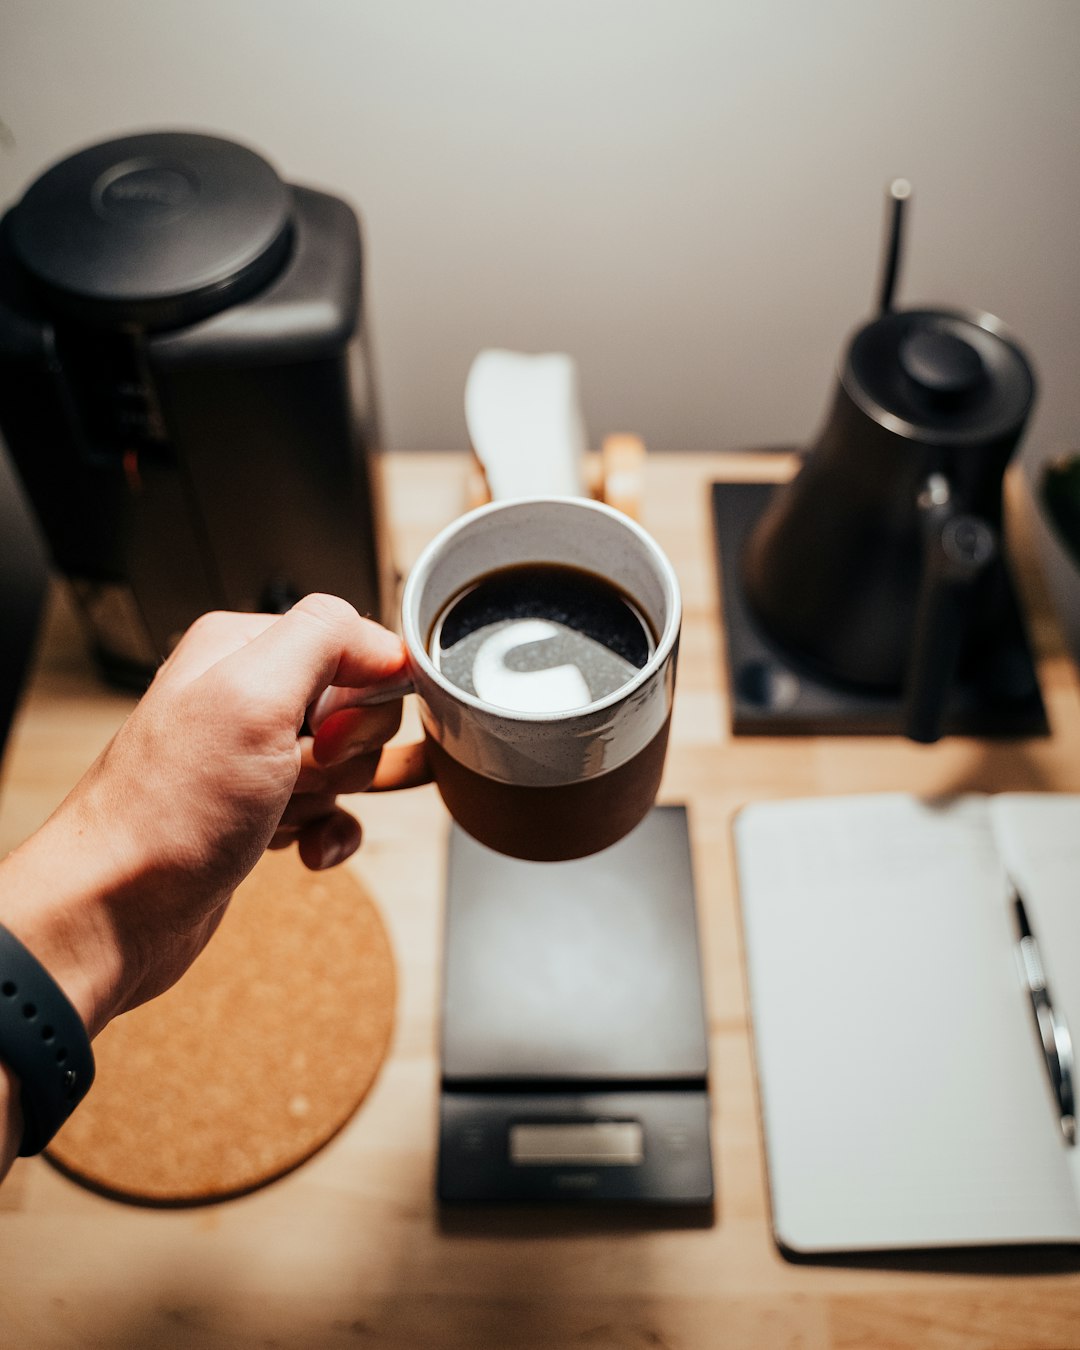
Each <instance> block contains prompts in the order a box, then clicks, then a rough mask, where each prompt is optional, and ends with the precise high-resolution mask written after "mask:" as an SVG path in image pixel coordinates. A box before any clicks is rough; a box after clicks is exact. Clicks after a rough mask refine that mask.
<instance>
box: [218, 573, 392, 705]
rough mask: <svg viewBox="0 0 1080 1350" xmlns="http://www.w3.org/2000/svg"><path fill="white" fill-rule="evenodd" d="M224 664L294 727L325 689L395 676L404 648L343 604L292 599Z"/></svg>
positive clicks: (321, 598)
mask: <svg viewBox="0 0 1080 1350" xmlns="http://www.w3.org/2000/svg"><path fill="white" fill-rule="evenodd" d="M225 663H227V664H228V666H229V668H230V669H231V670H232V672H233V673H234V674H235V675H236V676H237V677H238V678H239V679H240V680H242V681H243V683H244V686H245V688H246V689H248V690H249V691H250V693H251V696H252V697H253V698H267V699H272V700H276V701H281V702H283V703H284V704H285V706H286V707H287V708H288V709H289V710H290V713H291V714H292V715H293V716H294V717H295V718H296V722H297V725H298V726H299V725H300V723H301V722H302V721H303V719H304V715H305V713H306V711H307V708H308V706H309V704H311V703H312V702H313V701H314V700H315V698H316V697H317V695H319V694H321V693H322V691H323V690H324V689H326V688H327V687H328V686H330V685H344V686H349V687H357V686H366V685H372V684H377V683H379V682H381V681H384V680H390V679H393V678H394V677H395V676H397V675H399V674H400V673H401V672H402V671H403V669H404V667H405V648H404V645H403V644H402V641H401V639H400V638H399V637H396V636H395V635H394V634H393V633H391V632H390V630H389V629H387V628H383V626H382V625H381V624H378V623H376V622H375V621H374V620H373V619H365V618H362V617H361V616H360V615H359V614H358V613H357V612H356V610H355V609H354V608H353V607H352V605H350V604H349V603H348V601H346V600H341V599H339V598H338V597H337V596H332V595H320V594H314V595H307V596H305V597H304V598H303V600H298V601H297V603H296V604H295V605H294V606H293V607H292V609H290V610H289V611H288V612H287V613H285V614H283V615H281V617H280V618H278V619H276V620H275V621H274V623H273V624H271V626H270V627H268V628H266V629H265V630H264V631H263V632H261V633H259V634H258V635H257V636H255V637H254V638H252V640H251V641H250V642H248V643H247V644H246V645H245V646H243V647H241V648H240V649H239V650H237V651H234V652H233V653H231V654H230V655H229V656H228V657H226V658H225ZM223 664H224V663H223Z"/></svg>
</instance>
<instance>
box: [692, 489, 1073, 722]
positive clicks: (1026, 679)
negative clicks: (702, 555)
mask: <svg viewBox="0 0 1080 1350" xmlns="http://www.w3.org/2000/svg"><path fill="white" fill-rule="evenodd" d="M775 490H776V486H775V484H772V483H714V484H713V485H712V516H713V535H714V539H715V543H716V563H717V568H718V571H719V575H720V593H721V599H722V604H723V627H724V637H725V642H726V646H727V672H728V692H729V695H730V707H731V723H732V730H733V731H734V732H735V734H736V735H750V736H761V735H776V736H794V735H828V734H830V733H835V734H840V735H843V734H849V735H901V734H903V731H904V707H903V700H902V698H901V696H900V695H899V694H896V695H889V694H878V693H872V692H866V691H865V690H860V689H854V688H851V687H847V686H843V685H840V684H836V683H831V682H829V681H827V680H824V679H822V678H820V677H819V676H817V675H815V673H814V672H813V671H810V670H807V669H806V668H805V667H803V666H801V665H800V663H799V662H798V660H797V659H796V658H795V657H793V656H792V655H791V654H790V653H786V652H784V651H782V650H780V648H779V647H777V646H776V644H774V643H773V642H772V641H771V640H770V639H769V637H768V635H767V634H765V633H763V632H762V630H761V628H760V627H759V625H758V624H757V623H756V621H755V619H754V616H753V615H752V614H751V613H750V610H749V607H748V605H747V602H746V597H745V595H744V594H743V586H742V575H741V571H742V557H743V551H744V549H745V547H746V544H747V541H748V539H749V537H750V533H751V531H752V530H753V528H754V526H755V525H756V524H757V521H758V518H759V517H760V515H761V513H762V511H763V510H764V509H765V506H766V504H767V503H768V500H769V498H770V496H771V495H772V493H773V492H774V491H775ZM988 582H989V584H990V585H992V586H993V587H994V588H995V590H994V615H995V622H994V625H993V627H992V628H990V627H986V626H984V628H983V630H982V631H981V632H979V633H976V634H975V635H974V636H973V637H972V638H971V639H970V640H969V642H968V652H967V660H966V664H965V662H964V661H963V659H962V662H961V668H960V670H959V671H958V674H957V679H956V682H955V684H954V687H953V690H952V693H951V696H950V699H949V702H948V704H947V705H946V708H945V712H944V716H943V718H942V733H943V734H944V735H958V736H1002V737H1009V736H1045V735H1048V734H1049V729H1050V728H1049V724H1048V722H1047V720H1046V710H1045V708H1044V706H1043V701H1042V696H1041V694H1040V692H1039V682H1038V677H1037V676H1036V673H1035V662H1034V658H1033V656H1032V652H1031V645H1030V643H1029V641H1028V637H1027V633H1026V632H1025V629H1024V623H1023V619H1022V616H1021V613H1020V607H1019V604H1018V602H1017V600H1016V594H1015V590H1014V587H1013V584H1012V580H1011V578H1010V577H1009V573H1008V568H1007V566H1006V564H1005V563H1004V561H1001V560H999V561H998V562H997V563H996V564H995V565H994V572H993V575H992V576H990V577H988Z"/></svg>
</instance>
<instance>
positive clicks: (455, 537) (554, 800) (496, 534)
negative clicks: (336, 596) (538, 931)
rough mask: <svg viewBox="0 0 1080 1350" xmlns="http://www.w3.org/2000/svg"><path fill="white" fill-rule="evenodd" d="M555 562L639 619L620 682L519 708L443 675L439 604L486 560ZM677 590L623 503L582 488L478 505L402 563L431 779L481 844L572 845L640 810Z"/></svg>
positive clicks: (653, 752) (508, 850) (492, 566)
mask: <svg viewBox="0 0 1080 1350" xmlns="http://www.w3.org/2000/svg"><path fill="white" fill-rule="evenodd" d="M522 564H557V565H559V566H561V567H568V568H573V569H578V570H579V571H580V572H584V573H587V574H590V575H591V576H592V577H594V578H600V579H601V580H602V581H605V582H607V583H608V584H610V585H613V586H614V587H615V588H616V589H617V590H618V591H619V592H621V594H622V596H623V597H624V598H625V599H628V600H629V601H630V602H631V604H632V606H633V608H634V609H635V610H636V611H637V613H638V615H639V617H640V618H642V619H644V622H645V625H646V626H647V628H648V629H649V639H650V641H649V646H650V650H649V654H648V655H647V658H646V660H645V664H644V665H643V666H641V667H640V668H638V669H635V670H634V671H633V673H632V674H631V675H630V677H629V678H628V679H627V680H626V682H625V683H623V684H621V685H619V687H618V688H615V689H614V690H613V691H612V692H610V693H608V694H606V695H604V696H603V697H600V698H597V699H595V700H594V701H591V702H585V703H584V704H583V705H582V706H576V707H572V708H570V709H569V710H567V711H555V712H537V711H529V712H521V711H516V710H514V709H513V708H511V707H506V706H498V705H497V704H495V703H492V702H487V701H485V700H484V699H483V698H481V697H479V696H478V695H477V694H476V693H472V692H467V691H466V690H465V689H463V688H461V687H459V686H458V685H457V684H455V683H453V682H452V681H451V680H450V679H448V678H447V676H446V675H445V674H444V672H443V670H442V669H440V667H439V664H438V663H437V661H436V660H435V659H433V655H432V647H431V643H432V634H433V631H434V629H435V626H436V624H437V623H438V622H439V620H440V616H442V615H443V614H444V613H445V612H446V610H447V607H448V606H450V605H452V604H453V602H454V601H455V598H456V597H458V596H460V595H462V594H463V593H466V592H467V591H468V590H469V589H470V588H471V587H473V586H475V585H476V584H477V583H478V582H480V581H481V580H482V579H483V578H485V577H487V576H489V575H490V574H492V573H493V572H494V571H498V570H500V569H506V568H511V567H515V566H517V565H522ZM681 618H682V602H681V598H680V593H679V584H678V580H677V578H676V575H675V571H674V569H673V568H672V566H671V563H670V562H669V561H668V559H667V557H666V556H665V554H664V553H663V552H662V550H661V549H660V547H659V546H658V545H657V544H656V542H655V541H654V540H653V539H652V538H651V537H650V536H649V535H648V534H647V533H646V532H645V530H643V529H642V528H641V526H640V525H638V524H637V523H636V522H635V521H633V520H631V519H630V518H629V517H628V516H626V515H624V514H622V513H621V512H619V511H616V510H613V509H612V508H611V507H608V506H604V505H601V504H599V503H597V502H593V501H590V500H588V499H586V498H582V497H530V498H520V499H517V500H513V501H504V502H495V503H492V504H490V505H488V506H482V507H480V508H479V509H478V510H475V511H472V512H470V513H469V514H467V515H464V516H462V517H461V518H460V519H458V520H456V521H454V523H453V524H451V525H450V526H449V527H448V528H447V529H445V530H443V531H442V533H440V534H439V535H438V536H437V537H436V538H435V539H433V540H432V541H431V543H430V544H429V545H428V546H427V548H426V549H425V550H424V552H423V554H422V555H421V557H420V558H419V560H418V561H417V563H416V566H415V567H414V568H413V569H412V571H411V572H410V574H409V578H408V581H407V583H406V586H405V591H404V595H403V599H402V635H403V637H404V640H405V645H406V647H407V649H408V655H409V666H410V675H411V678H412V683H413V687H414V688H415V690H416V693H417V695H418V697H419V701H420V714H421V720H422V723H423V727H424V732H425V736H426V740H427V746H428V754H429V758H430V761H431V764H432V768H433V771H434V775H435V781H436V783H437V785H438V789H439V792H440V793H441V795H442V798H443V801H444V802H445V803H446V806H447V808H448V809H449V811H450V814H451V815H452V816H453V817H454V819H455V820H456V821H457V822H458V823H459V824H460V825H461V826H462V827H463V828H464V829H465V830H466V831H467V832H468V833H469V834H471V835H472V836H473V837H474V838H475V839H477V840H479V841H480V842H481V843H482V844H486V845H487V846H488V847H490V848H493V849H495V850H497V851H498V852H500V853H504V854H508V855H510V856H512V857H517V858H526V859H530V860H533V861H539V862H553V861H561V860H565V859H569V858H580V857H584V856H586V855H587V854H591V853H596V852H599V850H601V849H604V848H607V847H608V845H610V844H614V843H615V842H616V841H617V840H619V839H621V838H622V837H623V836H624V835H625V834H627V833H629V831H630V830H632V829H633V827H634V826H635V825H637V824H638V823H639V821H641V820H642V818H643V817H644V816H645V814H646V812H647V811H648V810H649V808H650V807H651V806H652V804H653V802H654V800H655V798H656V794H657V791H658V789H659V786H660V779H661V775H662V772H663V767H664V758H665V754H666V750H667V741H668V728H669V725H670V721H671V707H672V701H673V698H674V692H675V666H676V658H677V655H678V646H679V629H680V624H681Z"/></svg>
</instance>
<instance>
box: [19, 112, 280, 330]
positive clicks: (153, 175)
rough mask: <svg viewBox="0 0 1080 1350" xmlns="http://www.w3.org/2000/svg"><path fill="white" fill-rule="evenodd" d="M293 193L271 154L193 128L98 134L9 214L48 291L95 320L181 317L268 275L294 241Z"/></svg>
mask: <svg viewBox="0 0 1080 1350" xmlns="http://www.w3.org/2000/svg"><path fill="white" fill-rule="evenodd" d="M291 214H292V194H291V192H290V190H289V188H288V187H287V185H286V184H284V183H283V182H282V181H281V179H280V178H279V177H278V175H277V173H276V172H275V171H274V169H273V168H272V167H271V165H269V164H268V163H267V162H266V160H264V159H263V158H262V157H261V156H260V155H257V154H256V153H255V152H254V151H252V150H249V149H247V148H246V147H244V146H241V145H237V144H235V143H233V142H232V141H227V140H223V139H222V138H220V137H217V136H206V135H201V134H197V133H192V132H171V131H164V132H149V133H145V134H142V135H137V136H127V137H123V138H122V139H120V140H113V141H106V142H103V143H101V144H99V145H93V146H90V147H88V148H87V149H85V150H81V151H79V152H78V153H77V154H74V155H72V156H70V157H69V158H68V159H65V160H62V161H61V162H60V163H58V164H55V165H53V167H52V168H50V169H48V170H47V171H46V172H45V173H44V174H42V175H41V177H40V178H38V179H37V180H36V181H35V182H34V183H32V184H31V185H30V187H29V188H28V189H27V191H26V193H25V195H24V196H23V198H22V200H21V201H20V202H19V203H18V204H17V205H16V206H15V207H14V208H13V209H12V210H11V212H10V213H9V215H8V222H7V228H8V240H9V244H10V247H11V251H12V253H13V254H14V256H15V258H16V259H17V261H18V262H19V263H20V264H21V266H22V268H23V270H24V271H25V272H26V273H27V274H29V277H30V279H31V281H32V283H33V284H34V285H35V286H36V288H37V289H38V291H39V292H41V293H43V295H44V297H45V299H46V301H47V302H50V303H52V304H53V305H54V306H55V307H56V308H57V309H62V310H63V312H64V313H67V314H69V315H72V316H74V317H77V318H79V319H81V320H83V321H84V322H87V323H90V324H102V325H106V326H115V325H118V324H132V323H134V324H139V325H141V326H145V327H149V328H172V327H178V326H180V325H182V324H186V323H191V322H193V321H195V320H196V319H201V318H205V317H206V316H207V315H209V314H213V313H216V312H217V311H218V310H221V309H224V308H225V307H226V306H227V305H230V304H233V303H235V302H236V301H237V300H240V299H242V298H244V297H245V296H248V295H251V294H253V293H254V292H255V291H256V290H258V289H260V288H261V287H262V286H263V285H265V284H266V282H267V281H269V280H270V278H271V277H272V276H273V275H275V273H276V272H277V271H278V270H279V268H280V267H281V264H282V262H283V261H284V258H285V255H286V254H287V252H288V249H289V243H290V235H291Z"/></svg>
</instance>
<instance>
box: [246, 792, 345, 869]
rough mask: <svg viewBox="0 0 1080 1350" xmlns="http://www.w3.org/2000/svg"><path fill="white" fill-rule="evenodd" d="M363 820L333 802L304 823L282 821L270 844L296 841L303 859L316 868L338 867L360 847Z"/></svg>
mask: <svg viewBox="0 0 1080 1350" xmlns="http://www.w3.org/2000/svg"><path fill="white" fill-rule="evenodd" d="M361 838H362V831H361V828H360V822H359V821H358V820H356V819H355V817H353V816H351V815H350V814H349V813H348V811H345V810H343V809H342V808H341V807H340V806H334V805H331V806H330V809H329V810H325V809H324V810H323V811H322V812H321V813H320V814H318V815H316V816H315V817H314V818H312V819H311V820H308V821H306V822H305V823H304V824H303V825H284V824H283V825H280V826H279V827H278V829H277V830H276V831H275V833H274V837H273V838H272V839H271V840H270V842H269V844H267V848H271V849H283V848H289V847H290V845H292V844H296V845H297V851H298V852H299V854H300V861H301V862H302V863H303V864H304V866H305V867H308V868H310V869H311V871H313V872H321V871H322V870H323V869H324V868H327V867H336V866H337V864H338V863H340V862H344V861H345V859H346V858H349V857H351V856H352V854H354V853H355V852H356V850H357V849H358V848H359V847H360V840H361Z"/></svg>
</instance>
